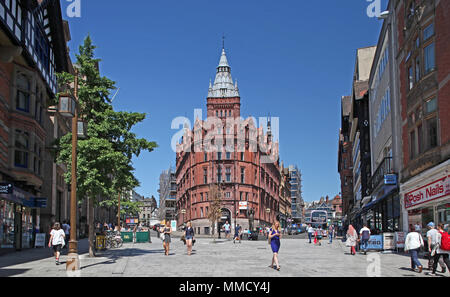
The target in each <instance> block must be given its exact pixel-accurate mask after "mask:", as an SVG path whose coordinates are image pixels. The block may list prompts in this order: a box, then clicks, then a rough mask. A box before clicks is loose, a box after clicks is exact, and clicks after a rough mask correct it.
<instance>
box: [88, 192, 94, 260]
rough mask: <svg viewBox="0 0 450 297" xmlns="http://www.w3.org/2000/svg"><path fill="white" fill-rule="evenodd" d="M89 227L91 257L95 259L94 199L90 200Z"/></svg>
mask: <svg viewBox="0 0 450 297" xmlns="http://www.w3.org/2000/svg"><path fill="white" fill-rule="evenodd" d="M88 225H89V257H91V258H93V257H95V246H94V236H95V234H94V231H95V230H94V228H95V226H94V199H92V198H88Z"/></svg>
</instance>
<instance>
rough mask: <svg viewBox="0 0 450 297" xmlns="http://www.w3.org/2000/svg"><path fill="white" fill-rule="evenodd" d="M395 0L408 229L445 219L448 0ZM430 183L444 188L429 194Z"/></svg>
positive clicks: (449, 146) (449, 165) (449, 154)
mask: <svg viewBox="0 0 450 297" xmlns="http://www.w3.org/2000/svg"><path fill="white" fill-rule="evenodd" d="M397 2H398V3H397V5H396V6H395V14H396V18H397V20H398V26H397V30H396V34H397V35H398V53H397V57H398V58H397V64H398V71H399V77H400V83H399V88H400V90H399V92H400V103H401V110H402V122H403V126H402V140H403V170H402V172H401V195H402V206H403V207H402V210H403V211H404V215H405V217H408V220H405V222H404V226H403V228H404V230H407V228H408V225H409V224H415V223H419V224H421V225H422V226H424V227H425V226H426V224H427V223H428V221H434V222H435V223H449V222H448V221H447V218H448V213H449V212H450V208H449V207H448V205H449V202H450V182H449V180H450V160H449V158H450V116H449V114H450V1H435V0H427V1H415V0H414V1H413V0H403V1H397ZM429 187H433V188H435V187H437V188H442V189H444V188H445V190H443V191H442V193H440V191H437V192H438V193H437V195H434V194H429V193H432V191H428V188H429ZM425 190H427V192H424V193H425V194H424V193H422V191H425Z"/></svg>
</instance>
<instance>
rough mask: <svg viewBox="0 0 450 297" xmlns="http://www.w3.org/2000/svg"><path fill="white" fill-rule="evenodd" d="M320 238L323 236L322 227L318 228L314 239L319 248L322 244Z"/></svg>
mask: <svg viewBox="0 0 450 297" xmlns="http://www.w3.org/2000/svg"><path fill="white" fill-rule="evenodd" d="M322 236H323V230H322V226H319V229H317V230H316V237H317V241H316V243H317V244H318V245H319V246H322V242H321V240H322Z"/></svg>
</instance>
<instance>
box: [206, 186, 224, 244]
mask: <svg viewBox="0 0 450 297" xmlns="http://www.w3.org/2000/svg"><path fill="white" fill-rule="evenodd" d="M208 197H209V198H210V200H211V204H210V209H209V212H208V214H207V217H208V220H209V221H210V223H211V235H212V236H213V238H214V240H215V237H214V235H215V229H216V226H217V224H218V222H219V219H220V217H221V216H222V193H221V190H220V188H219V186H218V185H216V184H213V185H211V186H210V187H209V193H208Z"/></svg>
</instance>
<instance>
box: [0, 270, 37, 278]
mask: <svg viewBox="0 0 450 297" xmlns="http://www.w3.org/2000/svg"><path fill="white" fill-rule="evenodd" d="M29 270H30V269H0V277H9V276H14V275H20V274H23V273H25V272H27V271H29Z"/></svg>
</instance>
